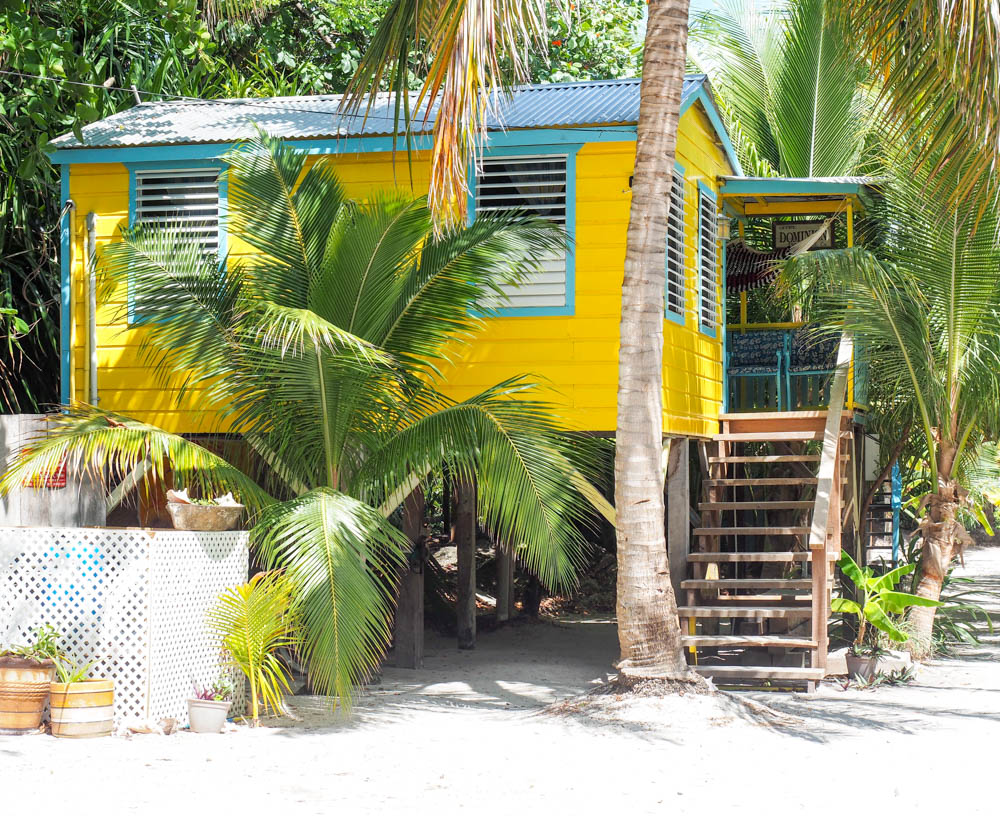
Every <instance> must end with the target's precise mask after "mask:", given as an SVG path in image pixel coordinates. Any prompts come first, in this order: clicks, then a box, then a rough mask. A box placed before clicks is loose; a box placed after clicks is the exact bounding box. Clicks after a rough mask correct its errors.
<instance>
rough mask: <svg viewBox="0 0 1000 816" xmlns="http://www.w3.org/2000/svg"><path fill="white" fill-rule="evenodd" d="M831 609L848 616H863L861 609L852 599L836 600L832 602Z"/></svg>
mask: <svg viewBox="0 0 1000 816" xmlns="http://www.w3.org/2000/svg"><path fill="white" fill-rule="evenodd" d="M830 609H831V610H832V611H834V612H843V613H845V614H848V615H858V616H859V617H860V615H861V607H860V606H859V605H858V604H857V603H855V602H854V601H852V600H851V599H850V598H834V599H833V600H831V601H830Z"/></svg>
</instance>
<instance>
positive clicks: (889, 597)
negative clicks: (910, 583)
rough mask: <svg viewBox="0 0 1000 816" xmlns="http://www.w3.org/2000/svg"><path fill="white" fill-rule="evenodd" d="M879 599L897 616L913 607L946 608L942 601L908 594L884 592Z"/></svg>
mask: <svg viewBox="0 0 1000 816" xmlns="http://www.w3.org/2000/svg"><path fill="white" fill-rule="evenodd" d="M878 597H879V599H880V601H881V603H882V605H883V606H884V607H885V608H886V610H888V611H889V612H892V613H894V614H897V615H899V614H901V613H902V612H904V611H906V609H907V608H908V607H911V606H926V607H934V608H937V607H939V606H944V603H943V602H942V601H934V600H931V599H930V598H922V597H920V596H919V595H911V594H910V593H908V592H891V591H882V592H881V593H879V596H878Z"/></svg>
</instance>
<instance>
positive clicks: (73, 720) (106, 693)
mask: <svg viewBox="0 0 1000 816" xmlns="http://www.w3.org/2000/svg"><path fill="white" fill-rule="evenodd" d="M51 694H52V699H51V701H50V703H49V720H50V722H51V726H52V736H53V737H68V738H71V739H85V738H88V737H108V736H111V722H112V718H113V716H114V702H115V683H114V681H113V680H82V681H80V682H79V683H53V684H52V687H51Z"/></svg>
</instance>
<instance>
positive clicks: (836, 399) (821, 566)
mask: <svg viewBox="0 0 1000 816" xmlns="http://www.w3.org/2000/svg"><path fill="white" fill-rule="evenodd" d="M853 357H854V341H853V340H852V339H851V337H850V336H849V335H847V334H842V335H841V336H840V347H839V348H838V349H837V367H836V369H835V373H834V375H833V383H832V384H831V385H830V402H829V405H828V407H827V412H826V424H825V425H824V428H823V452H822V454H821V455H820V460H819V472H818V473H817V474H816V476H817V479H816V504H815V506H814V508H813V518H812V527H810V529H809V550H810V552H811V553H812V563H811V567H812V638H813V640H814V641H815V642H816V651H815V653H814V657H813V665H814V666H815V667H817V668H822V669H824V670H825V669H826V658H827V650H828V649H829V645H830V636H829V630H828V622H829V617H830V593H829V587H828V580H829V576H830V560H829V559H830V554H831V553H830V541H831V538H833V539H834V543H835V544H836V545H837V547H838V548H839V546H840V545H839V542H838V541H836V538H837V537H838V535H837V534H838V532H839V531H840V529H841V518H840V478H841V477H840V471H841V460H840V433H841V426H842V424H843V417H844V401H845V400H846V399H847V379H848V377H849V375H850V370H851V360H852V358H853ZM831 510H832V511H833V512H831ZM831 534H832V536H831Z"/></svg>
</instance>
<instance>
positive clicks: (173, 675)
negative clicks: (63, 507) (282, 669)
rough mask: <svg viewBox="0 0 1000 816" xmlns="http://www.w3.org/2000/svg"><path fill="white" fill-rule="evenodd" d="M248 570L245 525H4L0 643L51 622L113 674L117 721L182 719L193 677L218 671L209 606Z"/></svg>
mask: <svg viewBox="0 0 1000 816" xmlns="http://www.w3.org/2000/svg"><path fill="white" fill-rule="evenodd" d="M246 577H247V534H246V533H240V532H230V533H199V532H185V531H180V530H160V531H150V530H122V529H110V528H73V527H63V528H53V527H0V646H6V645H9V644H11V643H23V642H25V641H27V640H28V639H29V638H30V637H31V634H32V630H33V629H34V628H35V627H37V626H39V625H41V624H50V625H51V626H53V627H55V629H57V630H58V631H59V632H60V633H61V634H62V636H63V640H62V642H63V646H64V648H65V649H66V651H67V653H68V654H69V655H70V656H71V657H72V658H73V659H74V660H75V661H77V662H82V663H88V662H91V661H96V663H95V665H94V668H93V670H92V673H93V674H94V675H101V676H105V677H110V678H112V679H113V680H114V681H115V723H116V725H118V724H120V723H121V722H123V721H128V720H136V719H138V720H147V719H154V720H155V719H160V718H163V717H177V718H178V719H180V720H181V721H186V719H187V708H186V703H185V701H186V699H187V697H188V696H189V694H190V691H191V685H192V683H193V682H208V681H211V680H213V679H215V677H216V676H217V674H218V665H219V653H218V646H217V645H216V644H214V643H213V642H212V640H211V639H210V638H209V636H208V633H207V631H206V627H205V612H206V611H207V609H208V607H209V606H210V605H211V603H212V602H213V601H214V599H215V598H216V597H217V596H218V595H219V594H220V593H221V592H222V591H223V590H224V589H225V588H226V587H228V586H232V585H234V584H237V583H241V582H243V581H245V580H246ZM191 678H193V679H191ZM241 705H242V700H241V699H238V700H237V701H236V705H235V706H234V709H235V710H237V711H238V710H240V707H241Z"/></svg>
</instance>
